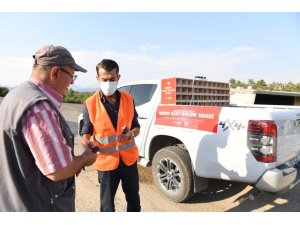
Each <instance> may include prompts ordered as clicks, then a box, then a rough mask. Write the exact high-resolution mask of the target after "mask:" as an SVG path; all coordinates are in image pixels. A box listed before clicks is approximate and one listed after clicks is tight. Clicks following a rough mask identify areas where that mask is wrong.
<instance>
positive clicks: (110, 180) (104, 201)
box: [98, 159, 141, 212]
mask: <svg viewBox="0 0 300 225" xmlns="http://www.w3.org/2000/svg"><path fill="white" fill-rule="evenodd" d="M98 181H99V183H100V211H101V212H114V211H115V203H114V200H115V195H116V192H117V189H118V186H119V183H120V181H122V189H123V192H124V193H125V198H126V201H127V212H140V211H141V205H140V196H139V174H138V169H137V163H136V162H135V163H134V164H133V165H131V166H126V165H125V164H124V162H123V161H122V160H121V159H120V163H119V166H118V167H117V168H116V169H115V170H111V171H98Z"/></svg>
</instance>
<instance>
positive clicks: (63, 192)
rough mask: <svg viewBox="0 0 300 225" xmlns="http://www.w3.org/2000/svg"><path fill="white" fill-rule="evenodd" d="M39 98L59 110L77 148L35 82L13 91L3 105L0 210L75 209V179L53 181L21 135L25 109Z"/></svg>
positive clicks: (1, 112) (1, 117)
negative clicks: (39, 165) (38, 163)
mask: <svg viewBox="0 0 300 225" xmlns="http://www.w3.org/2000/svg"><path fill="white" fill-rule="evenodd" d="M39 101H48V102H49V104H50V105H51V106H52V108H53V110H55V111H56V113H57V114H58V116H59V118H60V127H61V129H62V132H63V136H64V137H65V139H66V141H67V144H68V145H69V146H70V147H71V148H72V149H74V135H73V134H72V132H71V130H70V128H69V126H68V124H67V122H66V121H65V119H64V118H63V116H62V115H61V113H60V112H59V111H58V110H57V109H56V107H55V106H54V105H53V103H52V102H51V101H49V100H48V98H47V97H46V96H45V95H44V94H43V93H42V92H41V90H40V89H39V88H38V87H37V86H36V85H34V84H33V83H31V82H29V81H28V82H25V83H23V84H21V85H20V86H19V87H17V88H15V89H13V90H11V91H10V92H9V93H8V94H7V96H6V97H5V98H4V99H3V101H2V103H1V105H0V211H75V178H74V177H71V178H69V179H66V180H63V181H59V182H54V181H52V180H50V179H48V178H47V177H46V176H44V175H43V174H42V173H41V172H40V170H39V169H38V167H37V166H36V164H35V160H34V157H33V155H32V153H31V151H30V149H29V147H28V146H27V144H26V143H25V142H24V139H23V137H22V127H21V121H22V117H23V116H24V112H25V111H26V110H27V109H28V108H30V107H31V106H33V105H34V104H36V103H37V102H39ZM72 153H73V152H72Z"/></svg>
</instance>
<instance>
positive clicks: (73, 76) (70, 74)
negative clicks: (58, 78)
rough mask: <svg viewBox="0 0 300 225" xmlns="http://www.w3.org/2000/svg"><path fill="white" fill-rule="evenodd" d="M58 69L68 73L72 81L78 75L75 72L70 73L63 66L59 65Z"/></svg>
mask: <svg viewBox="0 0 300 225" xmlns="http://www.w3.org/2000/svg"><path fill="white" fill-rule="evenodd" d="M59 69H61V70H62V71H63V72H64V73H66V74H68V75H69V76H70V77H71V78H72V81H73V83H74V81H75V80H76V78H77V77H78V75H77V74H75V73H73V74H72V73H70V72H69V71H67V70H65V69H64V68H61V67H59Z"/></svg>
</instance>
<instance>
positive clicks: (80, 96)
mask: <svg viewBox="0 0 300 225" xmlns="http://www.w3.org/2000/svg"><path fill="white" fill-rule="evenodd" d="M92 94H93V92H76V91H74V90H72V89H68V91H67V92H66V93H65V95H64V102H67V103H77V104H82V103H83V102H84V101H85V100H86V99H87V98H88V97H90V96H91V95H92Z"/></svg>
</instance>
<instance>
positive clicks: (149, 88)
mask: <svg viewBox="0 0 300 225" xmlns="http://www.w3.org/2000/svg"><path fill="white" fill-rule="evenodd" d="M156 89H157V85H156V84H137V85H130V86H123V87H120V88H119V90H121V91H126V92H129V93H130V94H131V95H132V96H133V99H134V103H135V108H136V111H137V113H138V121H139V123H140V125H141V129H140V134H139V136H137V137H136V138H135V143H136V145H137V146H138V148H139V151H141V150H142V149H143V147H144V146H142V143H144V141H143V140H144V139H145V138H146V137H147V133H148V128H149V125H150V123H151V118H150V115H153V114H152V111H153V110H154V109H153V108H154V100H155V98H152V97H153V94H154V93H155V90H156Z"/></svg>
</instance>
